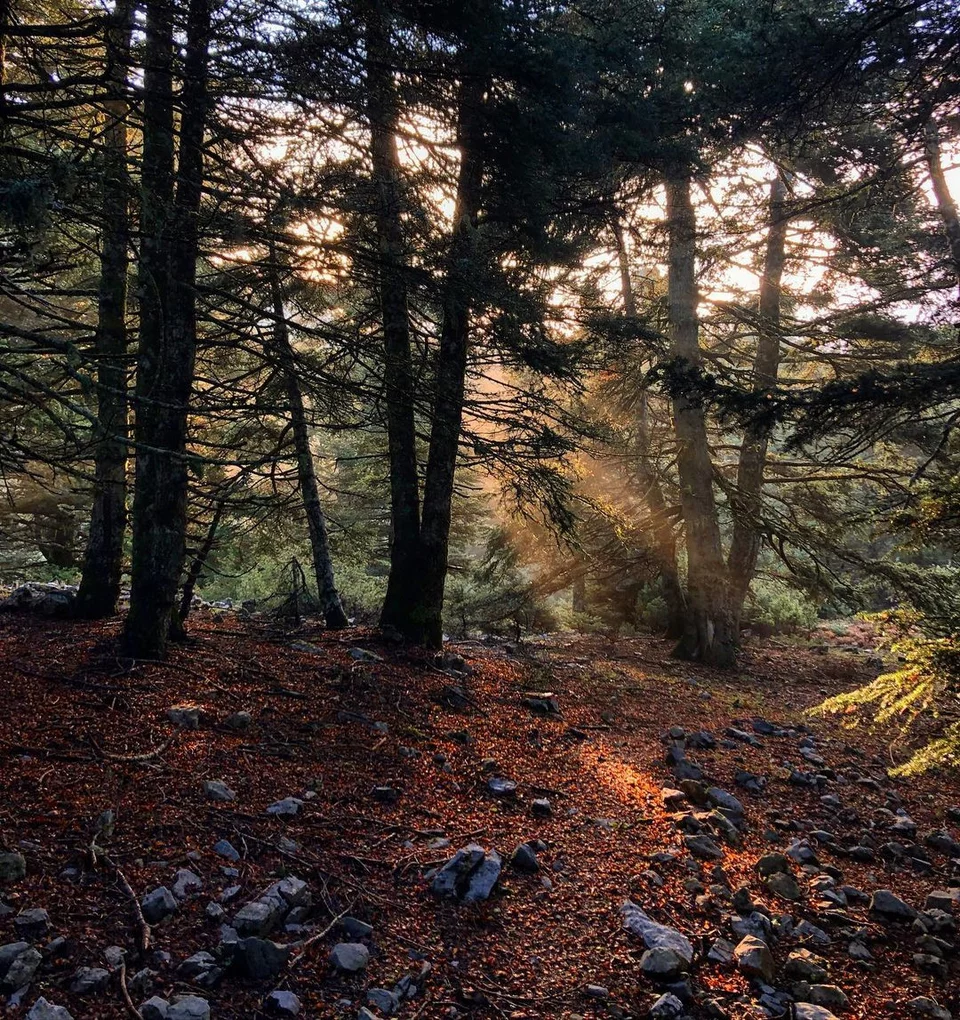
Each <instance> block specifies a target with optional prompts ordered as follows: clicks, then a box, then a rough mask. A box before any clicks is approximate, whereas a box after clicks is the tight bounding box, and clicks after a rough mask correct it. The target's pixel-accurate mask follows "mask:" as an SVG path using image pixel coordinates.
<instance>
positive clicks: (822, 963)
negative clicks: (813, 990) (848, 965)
mask: <svg viewBox="0 0 960 1020" xmlns="http://www.w3.org/2000/svg"><path fill="white" fill-rule="evenodd" d="M783 972H784V974H785V975H786V976H787V977H788V978H793V979H794V980H796V981H808V982H809V983H810V984H820V983H821V982H823V981H826V979H827V963H826V960H824V959H823V958H822V957H820V956H817V955H816V953H811V952H810V950H809V949H797V950H795V951H794V952H792V953H791V954H790V955H789V956H788V957H787V962H786V963H785V964H784V967H783Z"/></svg>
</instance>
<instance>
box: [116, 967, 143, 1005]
mask: <svg viewBox="0 0 960 1020" xmlns="http://www.w3.org/2000/svg"><path fill="white" fill-rule="evenodd" d="M120 991H121V992H122V993H123V1002H124V1005H125V1006H126V1007H127V1012H128V1013H129V1014H130V1016H132V1017H136V1020H143V1014H142V1013H141V1012H140V1010H139V1009H137V1007H136V1006H135V1005H134V1004H133V999H131V998H130V989H129V988H127V961H126V960H125V959H123V958H121V960H120Z"/></svg>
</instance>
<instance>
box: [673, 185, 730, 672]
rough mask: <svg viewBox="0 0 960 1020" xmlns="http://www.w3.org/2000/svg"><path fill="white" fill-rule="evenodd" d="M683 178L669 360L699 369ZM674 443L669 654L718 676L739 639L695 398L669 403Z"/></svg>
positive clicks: (692, 236)
mask: <svg viewBox="0 0 960 1020" xmlns="http://www.w3.org/2000/svg"><path fill="white" fill-rule="evenodd" d="M690 188H691V182H690V178H689V176H686V175H679V176H674V177H671V178H669V179H668V180H667V182H666V190H667V229H668V236H669V242H668V243H669V270H668V301H669V306H670V310H669V320H670V334H671V339H672V341H673V354H674V357H675V358H677V359H678V360H679V362H680V363H681V364H682V365H683V366H684V367H688V368H698V367H699V366H700V363H701V354H700V342H699V322H698V318H697V301H698V293H697V282H696V254H697V251H696V233H697V225H696V216H695V214H694V209H693V201H692V199H691V195H690ZM673 419H674V430H675V432H676V436H677V444H678V453H677V470H678V473H679V476H680V508H681V511H682V513H683V523H684V531H685V535H686V545H687V596H688V610H687V618H688V625H687V631H686V633H685V635H684V637H683V638H682V639H681V641H680V643H679V644H678V646H677V648H676V650H675V653H674V654H676V655H677V656H678V657H680V658H690V659H699V660H701V661H703V662H706V663H708V664H710V665H714V666H720V667H723V668H728V667H732V666H734V665H735V664H736V650H737V640H738V634H737V631H736V627H735V621H734V619H733V614H732V613H731V611H730V592H729V582H728V578H727V571H726V566H725V564H724V560H723V547H722V542H721V536H720V522H719V519H718V517H717V506H716V499H715V496H714V491H713V463H712V460H711V456H710V445H709V442H708V439H707V423H706V415H705V413H704V409H703V405H702V402H701V401H700V400H699V399H698V398H697V395H696V394H686V395H685V394H680V395H678V396H676V397H675V398H674V400H673Z"/></svg>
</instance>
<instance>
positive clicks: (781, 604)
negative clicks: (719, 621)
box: [744, 577, 817, 633]
mask: <svg viewBox="0 0 960 1020" xmlns="http://www.w3.org/2000/svg"><path fill="white" fill-rule="evenodd" d="M744 617H745V622H747V623H749V624H753V625H757V624H763V625H764V626H766V627H769V628H770V629H771V630H772V631H773V632H774V633H790V632H792V631H797V630H809V629H810V628H811V627H813V626H814V625H815V624H816V622H817V607H816V606H815V605H814V604H813V603H812V602H811V601H810V600H809V599H808V598H807V597H806V596H805V595H804V594H803V593H802V592H798V591H796V590H795V589H793V588H788V587H787V586H786V585H785V584H783V583H782V582H780V581H777V580H774V579H772V578H764V577H760V578H757V579H756V580H755V581H754V582H753V584H752V586H751V588H750V596H749V598H748V600H747V605H746V608H745V612H744Z"/></svg>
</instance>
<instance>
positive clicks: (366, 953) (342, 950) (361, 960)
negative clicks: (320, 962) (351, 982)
mask: <svg viewBox="0 0 960 1020" xmlns="http://www.w3.org/2000/svg"><path fill="white" fill-rule="evenodd" d="M330 962H331V963H332V964H333V965H334V967H336V968H337V970H342V971H346V972H347V973H348V974H355V973H356V972H357V971H360V970H365V969H366V966H367V964H368V963H369V962H370V950H369V949H367V947H366V946H365V945H364V944H363V943H362V942H340V943H339V944H338V945H335V946H334V947H333V949H332V950H331V951H330Z"/></svg>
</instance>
